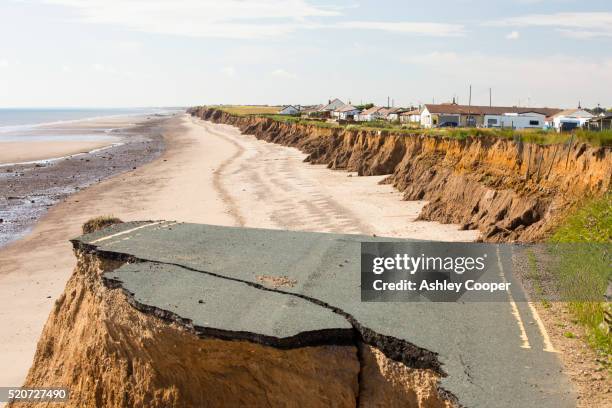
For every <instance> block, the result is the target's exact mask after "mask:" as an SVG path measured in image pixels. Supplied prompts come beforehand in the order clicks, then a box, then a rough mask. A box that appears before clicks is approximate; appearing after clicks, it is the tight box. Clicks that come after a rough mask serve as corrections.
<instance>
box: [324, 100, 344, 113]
mask: <svg viewBox="0 0 612 408" xmlns="http://www.w3.org/2000/svg"><path fill="white" fill-rule="evenodd" d="M344 105H346V104H345V103H344V102H342V101H341V100H340V99H338V98H336V99H333V100H331V99H330V100H329V101H328V102H327V105H324V106H323V107H322V108H320V109H319V112H333V111H336V110H338V109H340V108H341V107H343V106H344Z"/></svg>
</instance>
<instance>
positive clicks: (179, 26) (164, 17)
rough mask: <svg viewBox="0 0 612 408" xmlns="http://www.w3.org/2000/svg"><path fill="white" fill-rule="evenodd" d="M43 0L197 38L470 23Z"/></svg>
mask: <svg viewBox="0 0 612 408" xmlns="http://www.w3.org/2000/svg"><path fill="white" fill-rule="evenodd" d="M39 1H42V2H44V3H48V4H54V5H59V6H65V7H69V8H71V9H73V10H74V11H75V12H76V13H77V16H78V18H79V19H80V21H82V22H85V23H93V24H110V25H115V26H119V27H124V28H127V29H129V30H133V31H139V32H147V33H156V34H170V35H181V36H191V37H215V38H233V39H248V38H267V37H277V36H282V35H285V34H289V33H292V32H294V31H296V30H299V29H326V28H327V29H329V28H331V29H334V28H337V29H355V30H378V31H384V32H389V33H401V34H415V35H424V36H436V37H451V36H461V35H464V34H465V27H464V26H463V25H460V24H443V23H432V22H386V21H343V22H333V23H322V22H321V21H320V20H319V19H320V18H330V17H338V16H341V15H342V13H341V11H342V10H344V9H346V7H344V8H342V7H339V6H334V5H327V6H322V5H314V4H311V3H310V1H309V0H248V1H245V0H223V1H220V0H174V1H172V0H39ZM124 45H126V46H127V47H129V46H130V44H124ZM132 45H133V44H132ZM120 47H121V45H120Z"/></svg>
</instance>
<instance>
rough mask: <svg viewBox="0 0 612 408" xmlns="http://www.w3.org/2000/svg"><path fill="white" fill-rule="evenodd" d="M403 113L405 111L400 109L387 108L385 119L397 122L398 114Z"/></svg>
mask: <svg viewBox="0 0 612 408" xmlns="http://www.w3.org/2000/svg"><path fill="white" fill-rule="evenodd" d="M405 111H406V110H405V109H402V108H388V112H387V118H386V119H387V120H388V121H390V122H395V121H398V120H400V114H401V113H402V112H405Z"/></svg>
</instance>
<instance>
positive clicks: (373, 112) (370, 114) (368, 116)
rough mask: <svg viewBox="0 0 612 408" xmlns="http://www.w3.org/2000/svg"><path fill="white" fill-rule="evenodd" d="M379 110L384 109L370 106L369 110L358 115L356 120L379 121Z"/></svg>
mask: <svg viewBox="0 0 612 408" xmlns="http://www.w3.org/2000/svg"><path fill="white" fill-rule="evenodd" d="M381 109H384V108H383V107H381V106H372V107H371V108H369V109H366V110H364V111H362V112H361V113H360V114H359V115H358V117H357V120H358V121H359V122H371V121H373V120H378V119H380V111H381Z"/></svg>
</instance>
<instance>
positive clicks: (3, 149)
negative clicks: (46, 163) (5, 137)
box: [0, 140, 112, 164]
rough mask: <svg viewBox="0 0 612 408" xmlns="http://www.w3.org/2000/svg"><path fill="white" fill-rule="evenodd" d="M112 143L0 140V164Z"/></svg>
mask: <svg viewBox="0 0 612 408" xmlns="http://www.w3.org/2000/svg"><path fill="white" fill-rule="evenodd" d="M109 145H112V143H109V142H107V141H95V140H92V141H83V142H63V141H62V142H0V164H5V163H21V162H27V161H35V160H43V159H51V158H58V157H64V156H69V155H74V154H79V153H86V152H90V151H92V150H95V149H100V148H103V147H106V146H109Z"/></svg>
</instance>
